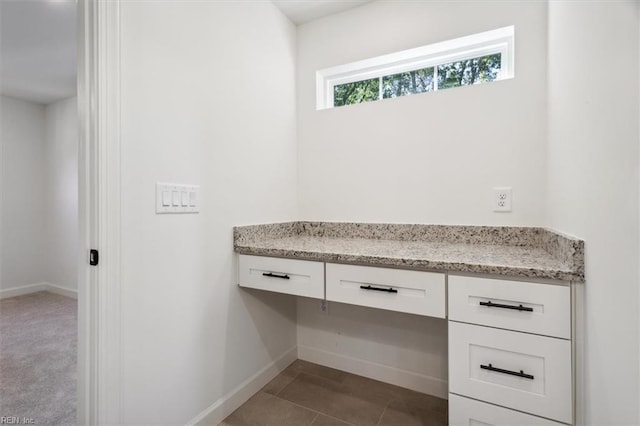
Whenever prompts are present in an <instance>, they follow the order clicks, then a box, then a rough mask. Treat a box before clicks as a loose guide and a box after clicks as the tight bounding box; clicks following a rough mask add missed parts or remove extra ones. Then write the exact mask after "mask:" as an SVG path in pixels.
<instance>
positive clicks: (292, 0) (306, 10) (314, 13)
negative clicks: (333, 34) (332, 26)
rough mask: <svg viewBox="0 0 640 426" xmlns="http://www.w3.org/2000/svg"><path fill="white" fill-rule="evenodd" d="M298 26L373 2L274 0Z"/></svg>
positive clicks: (369, 0) (354, 0) (352, 0)
mask: <svg viewBox="0 0 640 426" xmlns="http://www.w3.org/2000/svg"><path fill="white" fill-rule="evenodd" d="M272 1H273V3H274V4H275V5H276V6H277V7H278V9H280V10H281V11H282V13H284V14H285V15H286V16H287V17H288V18H289V19H290V20H291V22H293V23H294V24H296V25H300V24H304V23H305V22H309V21H313V20H314V19H319V18H323V17H325V16H328V15H333V14H334V13H340V12H342V11H345V10H348V9H352V8H354V7H358V6H361V5H363V4H365V3H369V2H371V1H372V0H272Z"/></svg>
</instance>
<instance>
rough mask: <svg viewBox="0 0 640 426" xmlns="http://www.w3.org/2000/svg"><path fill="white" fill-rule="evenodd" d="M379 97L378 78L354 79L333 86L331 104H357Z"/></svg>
mask: <svg viewBox="0 0 640 426" xmlns="http://www.w3.org/2000/svg"><path fill="white" fill-rule="evenodd" d="M377 99H380V79H379V78H378V77H376V78H371V79H369V80H362V81H354V82H353V83H345V84H340V85H336V86H334V88H333V106H343V105H351V104H359V103H362V102H369V101H375V100H377Z"/></svg>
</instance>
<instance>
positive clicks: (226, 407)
mask: <svg viewBox="0 0 640 426" xmlns="http://www.w3.org/2000/svg"><path fill="white" fill-rule="evenodd" d="M297 353H298V350H297V348H296V347H295V346H294V347H293V348H291V349H289V350H288V351H286V352H285V353H284V354H282V355H281V356H280V357H279V358H277V359H276V360H274V361H273V362H271V363H270V364H269V365H267V366H266V367H264V368H263V369H261V370H260V371H258V372H257V373H256V374H254V375H253V376H251V377H249V378H248V379H247V380H245V381H244V382H242V383H240V384H239V385H238V386H237V387H236V388H235V389H233V390H232V391H231V392H229V393H227V394H226V395H224V396H223V397H221V398H220V399H218V400H217V401H216V402H214V403H213V404H211V405H210V406H209V407H207V408H206V409H205V410H204V411H202V412H201V413H200V414H198V415H197V416H196V417H194V418H193V419H192V420H190V421H189V422H187V425H203V426H204V425H217V424H218V423H220V422H221V421H223V420H224V419H225V418H226V417H227V416H228V415H229V414H231V413H233V412H234V411H235V410H237V409H238V407H240V406H241V405H242V404H244V403H245V402H246V401H247V400H248V399H249V398H251V397H252V396H253V395H254V394H255V393H256V392H258V391H259V390H260V389H262V388H263V387H264V386H265V385H266V384H267V383H269V382H270V381H271V380H273V378H274V377H276V376H277V375H278V374H280V373H281V372H282V370H284V369H285V368H287V367H288V366H289V365H290V364H291V363H292V362H294V361H295V360H296V359H297Z"/></svg>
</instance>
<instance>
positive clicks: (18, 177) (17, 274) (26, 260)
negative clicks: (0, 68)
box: [0, 96, 46, 290]
mask: <svg viewBox="0 0 640 426" xmlns="http://www.w3.org/2000/svg"><path fill="white" fill-rule="evenodd" d="M0 108H1V114H2V115H1V124H2V125H1V131H2V135H1V136H2V139H1V141H2V200H1V208H2V241H1V244H2V253H1V256H0V257H1V259H2V277H1V278H0V290H6V289H9V288H15V287H21V286H26V285H31V284H39V283H42V282H44V281H46V267H45V262H44V260H43V259H44V258H45V256H46V251H45V242H44V238H43V235H44V233H45V216H46V214H45V207H46V205H45V202H44V193H45V187H44V183H45V178H44V173H45V162H44V150H45V126H44V117H45V109H44V107H43V106H42V105H39V104H36V103H32V102H27V101H22V100H18V99H14V98H10V97H7V96H2V97H0Z"/></svg>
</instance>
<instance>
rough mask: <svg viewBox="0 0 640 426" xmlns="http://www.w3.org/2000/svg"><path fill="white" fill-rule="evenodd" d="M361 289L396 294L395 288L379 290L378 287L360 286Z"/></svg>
mask: <svg viewBox="0 0 640 426" xmlns="http://www.w3.org/2000/svg"><path fill="white" fill-rule="evenodd" d="M360 288H361V289H363V290H375V291H386V292H387V293H397V292H398V290H396V289H395V288H391V287H389V288H380V287H371V286H370V285H361V286H360Z"/></svg>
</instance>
